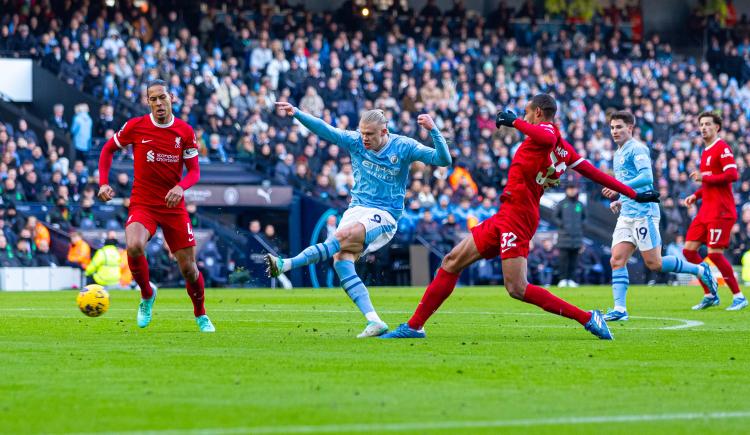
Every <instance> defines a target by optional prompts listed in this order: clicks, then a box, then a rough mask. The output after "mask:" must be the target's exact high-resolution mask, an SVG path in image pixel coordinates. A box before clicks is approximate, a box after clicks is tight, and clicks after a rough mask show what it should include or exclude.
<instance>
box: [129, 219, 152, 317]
mask: <svg viewBox="0 0 750 435" xmlns="http://www.w3.org/2000/svg"><path fill="white" fill-rule="evenodd" d="M149 237H151V233H150V232H149V230H148V229H146V227H145V226H144V225H143V224H141V223H140V222H131V223H130V224H128V226H127V227H125V245H126V249H127V252H128V267H129V268H130V272H131V273H132V274H133V279H134V280H135V282H136V283H138V286H139V287H140V288H141V302H140V304H139V305H138V317H137V321H138V326H139V327H140V328H145V327H146V326H148V324H149V323H151V312H152V310H153V306H154V301H155V300H156V291H155V290H154V289H152V288H151V283H150V282H149V271H148V260H147V259H146V243H148V239H149Z"/></svg>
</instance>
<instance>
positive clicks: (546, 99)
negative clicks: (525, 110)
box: [529, 94, 557, 119]
mask: <svg viewBox="0 0 750 435" xmlns="http://www.w3.org/2000/svg"><path fill="white" fill-rule="evenodd" d="M529 107H530V108H531V110H536V108H537V107H538V108H540V109H542V113H544V117H545V118H547V119H552V118H554V117H555V113H557V103H556V102H555V99H554V98H552V96H551V95H550V94H536V95H534V97H532V98H531V105H530V106H529Z"/></svg>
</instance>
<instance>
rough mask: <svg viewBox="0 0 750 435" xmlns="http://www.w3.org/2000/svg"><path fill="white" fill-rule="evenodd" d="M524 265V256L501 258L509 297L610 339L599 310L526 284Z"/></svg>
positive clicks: (605, 323) (610, 334)
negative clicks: (577, 304)
mask: <svg viewBox="0 0 750 435" xmlns="http://www.w3.org/2000/svg"><path fill="white" fill-rule="evenodd" d="M526 268H527V265H526V258H525V257H513V258H506V259H503V280H504V282H505V289H506V290H508V294H510V295H511V297H513V298H515V299H518V300H521V301H524V302H526V303H528V304H533V305H536V306H537V307H539V308H541V309H543V310H544V311H547V312H548V313H552V314H557V315H558V316H563V317H567V318H569V319H573V320H575V321H577V322H578V323H580V324H581V325H583V326H584V328H586V330H587V331H589V332H591V333H592V334H594V335H595V336H597V337H599V338H601V339H603V340H612V339H613V336H612V333H611V332H610V331H609V328H608V327H607V322H606V321H604V319H603V317H602V313H601V312H599V311H597V310H594V311H591V312H588V311H584V310H582V309H580V308H578V307H576V306H575V305H573V304H570V303H568V302H566V301H564V300H562V299H560V298H559V297H557V296H555V295H553V294H552V293H550V292H549V291H547V290H545V289H543V288H542V287H539V286H536V285H534V284H529V282H528V280H527V279H526Z"/></svg>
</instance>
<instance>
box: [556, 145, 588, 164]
mask: <svg viewBox="0 0 750 435" xmlns="http://www.w3.org/2000/svg"><path fill="white" fill-rule="evenodd" d="M561 142H562V146H563V149H564V150H565V151H566V152H567V154H565V157H563V159H564V160H563V161H564V162H565V166H567V167H569V168H570V169H573V168H575V167H576V166H578V165H579V164H581V162H582V161H583V160H584V159H583V157H581V155H580V154H578V151H576V149H575V148H573V145H571V144H570V143H568V141H566V140H565V139H561Z"/></svg>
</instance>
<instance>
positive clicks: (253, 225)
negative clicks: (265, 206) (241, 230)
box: [248, 219, 261, 235]
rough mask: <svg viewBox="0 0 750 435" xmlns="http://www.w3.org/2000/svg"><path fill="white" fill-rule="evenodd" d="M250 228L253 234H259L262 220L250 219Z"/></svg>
mask: <svg viewBox="0 0 750 435" xmlns="http://www.w3.org/2000/svg"><path fill="white" fill-rule="evenodd" d="M248 230H250V233H251V234H254V235H259V234H260V230H261V227H260V221H259V220H257V219H253V220H251V221H250V224H249V225H248Z"/></svg>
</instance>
